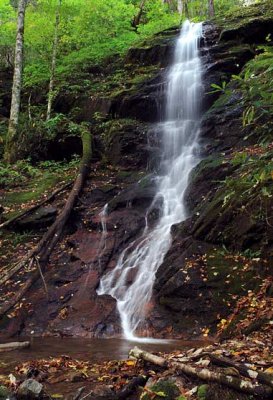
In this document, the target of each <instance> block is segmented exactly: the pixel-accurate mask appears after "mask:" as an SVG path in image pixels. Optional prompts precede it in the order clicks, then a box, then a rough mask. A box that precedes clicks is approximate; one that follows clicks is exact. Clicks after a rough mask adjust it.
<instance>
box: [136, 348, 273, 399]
mask: <svg viewBox="0 0 273 400" xmlns="http://www.w3.org/2000/svg"><path fill="white" fill-rule="evenodd" d="M130 356H133V357H135V358H137V359H142V360H144V361H148V362H151V363H153V364H155V365H159V366H161V367H164V368H171V369H174V370H175V371H176V372H177V373H184V374H185V375H188V376H191V377H193V378H198V379H201V380H203V381H206V382H216V383H219V384H222V385H225V386H228V387H230V388H232V389H235V390H237V391H240V392H243V393H247V394H251V395H254V396H260V397H263V398H271V397H272V394H273V390H272V388H271V387H269V386H267V385H258V384H257V385H256V384H253V383H252V382H249V381H246V380H243V379H240V378H237V377H234V376H230V375H225V374H224V373H220V372H214V371H210V370H209V369H207V368H202V369H198V368H194V367H192V366H190V365H187V364H184V363H180V362H174V361H168V360H166V359H165V358H163V357H158V356H154V355H153V354H151V353H148V352H146V351H143V350H141V349H139V348H137V347H135V348H134V349H132V350H131V351H130Z"/></svg>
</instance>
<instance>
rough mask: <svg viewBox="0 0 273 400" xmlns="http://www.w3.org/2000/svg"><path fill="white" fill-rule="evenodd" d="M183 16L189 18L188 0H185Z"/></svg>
mask: <svg viewBox="0 0 273 400" xmlns="http://www.w3.org/2000/svg"><path fill="white" fill-rule="evenodd" d="M184 8H185V17H186V18H187V19H189V18H190V15H189V6H188V0H185V7H184Z"/></svg>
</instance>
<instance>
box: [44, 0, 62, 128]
mask: <svg viewBox="0 0 273 400" xmlns="http://www.w3.org/2000/svg"><path fill="white" fill-rule="evenodd" d="M61 6H62V0H59V4H58V7H57V10H56V22H55V32H54V40H53V47H52V62H51V73H50V81H49V90H48V103H47V114H46V120H47V121H48V120H49V119H50V118H51V109H52V103H53V99H54V83H55V82H54V81H55V71H56V60H57V48H58V41H59V25H60V13H61Z"/></svg>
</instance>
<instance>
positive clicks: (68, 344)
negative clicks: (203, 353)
mask: <svg viewBox="0 0 273 400" xmlns="http://www.w3.org/2000/svg"><path fill="white" fill-rule="evenodd" d="M20 340H23V339H22V338H20ZM26 340H30V342H31V346H30V348H28V349H21V350H16V351H9V352H5V353H1V356H0V371H1V373H5V372H8V373H9V372H10V371H11V369H12V367H13V366H15V365H17V364H18V363H20V362H25V361H29V360H33V359H36V360H38V359H43V358H44V359H48V358H49V357H60V356H62V355H68V356H70V357H72V358H74V359H77V360H85V361H91V362H94V363H95V362H102V361H109V360H125V359H127V358H128V354H129V350H131V349H132V348H133V347H134V346H136V345H137V343H135V342H131V341H127V340H124V339H84V338H63V339H60V338H54V337H53V338H38V337H37V338H31V339H29V338H27V339H26ZM205 343H206V342H203V341H179V340H176V341H175V340H173V341H172V340H170V341H168V342H166V341H165V342H162V343H160V342H157V343H154V344H152V343H146V344H143V345H141V348H142V349H144V350H147V351H164V352H168V351H172V350H179V349H183V350H184V349H186V348H193V347H194V348H196V347H200V346H203V345H204V344H205Z"/></svg>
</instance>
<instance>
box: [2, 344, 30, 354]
mask: <svg viewBox="0 0 273 400" xmlns="http://www.w3.org/2000/svg"><path fill="white" fill-rule="evenodd" d="M29 346H30V342H11V343H3V344H0V353H3V352H5V351H12V350H18V349H25V348H27V347H29Z"/></svg>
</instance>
